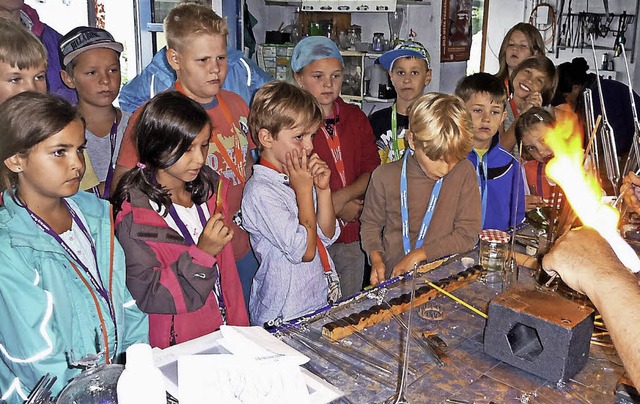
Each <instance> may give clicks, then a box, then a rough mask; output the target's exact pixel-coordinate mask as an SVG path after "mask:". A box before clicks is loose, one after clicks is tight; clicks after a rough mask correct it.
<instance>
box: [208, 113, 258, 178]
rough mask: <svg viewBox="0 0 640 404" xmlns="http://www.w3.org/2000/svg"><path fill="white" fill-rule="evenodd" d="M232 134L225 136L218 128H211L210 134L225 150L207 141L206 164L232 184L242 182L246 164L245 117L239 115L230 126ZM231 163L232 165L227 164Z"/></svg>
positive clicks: (247, 146) (246, 127) (247, 144)
mask: <svg viewBox="0 0 640 404" xmlns="http://www.w3.org/2000/svg"><path fill="white" fill-rule="evenodd" d="M232 132H233V134H232V135H230V136H225V135H223V134H222V133H220V132H219V130H218V128H214V129H213V133H212V136H217V137H218V139H220V141H221V143H222V145H223V146H224V148H225V150H224V151H220V150H218V146H217V145H216V143H215V142H214V141H211V142H210V143H209V155H208V165H209V166H210V167H211V168H213V169H214V170H215V171H216V172H218V173H220V175H224V176H225V177H226V178H227V179H229V180H231V181H232V183H233V186H237V185H242V184H244V180H245V178H244V174H245V166H246V156H247V152H248V150H249V140H248V136H249V126H248V125H247V118H246V117H240V119H239V121H238V122H237V124H236V123H234V124H233V126H232ZM228 161H230V162H232V163H233V167H232V166H230V165H229V164H228Z"/></svg>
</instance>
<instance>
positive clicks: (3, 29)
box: [0, 17, 47, 70]
mask: <svg viewBox="0 0 640 404" xmlns="http://www.w3.org/2000/svg"><path fill="white" fill-rule="evenodd" d="M0 38H2V41H0V62H3V63H6V64H8V65H9V66H11V67H17V68H18V69H21V70H22V69H31V68H36V67H40V66H45V67H46V66H47V51H46V49H45V48H44V45H42V42H40V40H39V39H38V38H37V37H36V36H35V35H33V34H32V33H31V32H29V31H28V30H27V29H25V28H24V27H23V26H22V25H20V24H19V23H17V22H14V21H11V20H9V19H7V18H3V17H0Z"/></svg>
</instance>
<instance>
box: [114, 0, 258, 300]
mask: <svg viewBox="0 0 640 404" xmlns="http://www.w3.org/2000/svg"><path fill="white" fill-rule="evenodd" d="M164 31H165V33H166V35H167V61H168V62H169V64H170V65H171V67H172V68H173V69H174V70H175V71H176V76H177V81H176V82H175V84H174V88H172V89H171V90H177V91H179V92H181V93H183V94H185V95H187V96H188V97H189V98H191V99H193V100H195V101H197V102H199V103H200V104H201V105H202V106H203V107H204V109H205V110H206V111H207V113H208V114H209V116H210V117H211V121H212V123H213V128H212V132H211V138H210V140H209V142H210V144H209V154H208V156H207V165H209V166H210V167H211V168H213V169H214V170H215V171H216V172H218V173H219V174H220V175H223V176H225V177H226V178H228V179H229V180H231V182H232V183H233V186H232V187H231V189H230V190H229V193H228V194H227V201H228V203H229V212H232V213H233V214H232V215H231V216H233V215H235V213H237V212H238V211H239V210H240V203H241V201H242V190H243V188H244V184H245V182H246V179H247V177H248V176H249V173H250V172H251V166H252V165H253V159H252V157H251V153H249V150H250V149H253V148H255V145H254V144H253V142H252V141H251V137H250V136H248V133H249V129H248V125H247V116H248V114H249V107H248V106H247V104H246V103H245V102H244V100H243V99H242V98H241V97H240V96H239V95H237V94H235V93H232V92H229V91H226V90H223V89H222V88H221V86H222V83H223V82H224V79H225V77H226V74H227V60H226V56H227V35H228V33H229V29H228V27H227V23H226V21H225V20H224V19H223V18H221V17H220V16H218V15H217V14H216V13H215V12H214V11H213V10H212V9H211V8H210V7H206V6H203V5H199V4H194V3H184V4H179V5H177V6H176V7H174V8H173V9H172V10H171V11H169V14H168V15H167V18H166V19H165V21H164ZM139 113H140V110H139V109H138V110H137V111H136V112H135V113H134V114H133V116H132V117H131V119H130V121H129V126H128V128H127V131H126V132H125V135H124V139H123V141H122V146H121V150H120V155H119V156H118V165H117V167H116V174H115V181H117V180H119V178H121V177H122V175H123V174H124V172H126V171H127V170H129V169H131V168H133V167H134V166H135V165H136V163H137V162H138V153H137V151H136V149H135V146H134V143H133V128H134V126H135V124H136V122H137V120H138V115H139ZM116 183H117V182H116ZM226 221H227V224H228V225H229V226H230V227H231V229H233V231H234V237H233V240H232V241H231V244H232V246H233V253H234V256H235V259H236V265H237V266H238V274H239V276H240V281H241V283H242V290H243V293H244V295H245V302H246V303H247V304H248V299H249V292H250V288H251V282H252V280H253V276H254V275H255V273H256V271H257V269H258V262H257V260H256V258H255V256H254V255H253V252H252V251H251V247H250V245H249V236H248V235H247V233H246V232H245V231H244V230H242V229H241V228H240V227H238V226H237V225H236V223H235V222H234V220H233V217H227V218H226Z"/></svg>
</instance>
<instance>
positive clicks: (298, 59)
mask: <svg viewBox="0 0 640 404" xmlns="http://www.w3.org/2000/svg"><path fill="white" fill-rule="evenodd" d="M328 58H336V59H338V60H339V61H340V63H342V65H343V66H344V59H342V55H341V54H340V50H339V49H338V47H337V46H336V44H335V43H334V42H333V41H332V40H331V39H329V38H327V37H326V36H308V37H306V38H304V39H302V41H300V42H298V44H297V45H296V47H295V48H293V55H291V70H293V71H294V72H296V73H298V72H299V71H300V70H302V69H303V68H304V67H305V66H306V65H308V64H310V63H313V62H315V61H316V60H320V59H328Z"/></svg>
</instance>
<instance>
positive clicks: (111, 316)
mask: <svg viewBox="0 0 640 404" xmlns="http://www.w3.org/2000/svg"><path fill="white" fill-rule="evenodd" d="M0 128H2V130H1V131H0V144H2V147H1V148H0V158H1V160H2V162H3V163H4V164H2V165H0V177H1V178H2V182H1V184H0V191H3V194H2V199H1V200H0V263H2V266H1V267H0V296H2V304H0V318H1V319H2V331H0V356H1V357H2V360H0V391H1V392H2V393H3V396H2V400H3V402H4V401H6V402H8V403H22V402H23V401H24V400H26V399H27V396H28V394H29V391H30V390H32V389H33V388H34V386H35V385H36V384H37V383H38V380H39V379H40V377H41V376H43V375H44V374H46V373H50V374H51V375H52V376H56V377H57V382H56V383H55V384H54V385H53V388H52V389H51V391H52V393H53V396H56V395H57V394H58V393H59V392H60V390H61V389H62V388H63V387H64V385H65V384H66V383H67V382H68V381H69V380H70V379H71V378H72V377H74V376H75V375H77V374H78V373H80V368H79V367H78V364H79V363H83V362H87V361H92V362H94V363H96V364H101V363H113V362H115V361H117V360H118V357H119V355H120V354H121V353H123V352H124V351H125V350H126V348H127V347H128V346H129V345H131V344H133V343H136V342H147V338H148V337H147V334H148V323H147V316H146V315H145V314H144V313H142V312H141V311H140V310H139V309H138V307H137V306H136V304H135V302H134V301H133V299H132V297H131V295H130V294H129V291H128V290H127V288H126V285H125V274H124V266H125V258H124V255H123V252H122V249H121V248H120V245H119V244H118V243H117V242H115V239H114V233H113V222H112V221H110V220H109V218H110V217H111V211H110V205H109V203H108V202H106V201H103V200H100V199H98V198H97V197H96V196H95V195H93V194H90V193H87V192H80V193H78V189H79V187H80V180H81V178H82V176H83V174H84V171H85V161H84V156H83V151H84V145H85V142H86V140H85V136H84V123H83V121H82V120H81V118H80V116H79V115H78V113H77V111H76V109H75V108H74V107H72V106H71V105H69V104H68V103H67V102H66V101H64V100H62V99H61V98H58V97H56V96H53V95H45V94H40V93H35V92H24V93H21V94H18V95H15V96H13V97H12V98H10V99H9V100H7V101H5V102H4V103H3V104H2V105H1V106H0Z"/></svg>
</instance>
